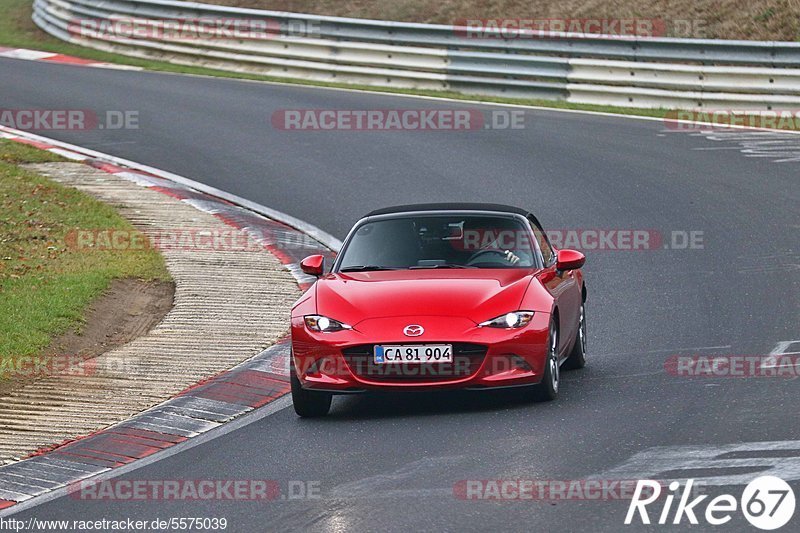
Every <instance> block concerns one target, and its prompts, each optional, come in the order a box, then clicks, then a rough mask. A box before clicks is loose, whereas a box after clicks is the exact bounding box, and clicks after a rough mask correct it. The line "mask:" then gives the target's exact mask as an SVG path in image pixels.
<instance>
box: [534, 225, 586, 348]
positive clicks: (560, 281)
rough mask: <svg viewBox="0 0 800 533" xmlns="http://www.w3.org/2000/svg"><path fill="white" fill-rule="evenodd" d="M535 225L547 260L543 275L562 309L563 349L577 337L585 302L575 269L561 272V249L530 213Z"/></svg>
mask: <svg viewBox="0 0 800 533" xmlns="http://www.w3.org/2000/svg"><path fill="white" fill-rule="evenodd" d="M528 220H529V221H530V223H531V229H532V230H533V234H534V237H536V242H537V244H538V245H539V249H540V251H541V252H542V258H543V260H544V271H543V272H542V274H541V276H540V279H541V281H542V283H543V285H544V286H545V288H546V289H547V291H548V292H549V293H550V294H551V295H552V296H553V299H554V300H555V302H556V306H557V307H558V313H559V324H558V326H559V332H560V336H561V338H560V339H559V347H560V349H561V350H562V351H563V350H565V349H566V347H567V346H568V345H569V343H570V342H571V340H572V339H573V338H575V336H576V335H577V333H578V321H579V319H580V306H581V299H582V295H581V287H580V286H579V284H578V280H577V278H576V276H575V272H574V271H572V270H567V271H565V272H559V271H558V269H557V268H556V258H557V256H556V254H557V253H558V252H557V250H555V249H554V248H553V247H552V246H551V245H550V241H549V240H548V238H547V235H546V234H545V232H544V230H543V229H542V227H541V226H540V225H539V221H538V220H536V219H535V218H533V217H529V218H528Z"/></svg>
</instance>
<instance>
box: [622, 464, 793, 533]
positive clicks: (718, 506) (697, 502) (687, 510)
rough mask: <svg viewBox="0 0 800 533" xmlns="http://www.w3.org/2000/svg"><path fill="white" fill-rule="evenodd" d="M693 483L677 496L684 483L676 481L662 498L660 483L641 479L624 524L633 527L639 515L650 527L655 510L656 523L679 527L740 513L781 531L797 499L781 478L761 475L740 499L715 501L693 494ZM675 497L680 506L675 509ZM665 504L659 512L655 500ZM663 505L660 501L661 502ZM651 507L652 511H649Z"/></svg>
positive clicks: (727, 496) (715, 522) (760, 525)
mask: <svg viewBox="0 0 800 533" xmlns="http://www.w3.org/2000/svg"><path fill="white" fill-rule="evenodd" d="M693 486H694V480H692V479H690V480H687V481H686V484H685V485H684V486H683V491H682V492H681V493H680V494H678V492H679V491H680V488H681V484H680V483H678V482H677V481H673V482H672V483H670V484H669V491H668V492H667V494H666V496H665V497H662V492H663V487H662V486H661V484H660V483H659V482H658V481H652V480H639V481H638V483H637V484H636V489H635V491H634V493H633V498H632V499H631V504H630V506H629V507H628V514H627V515H626V516H625V524H626V525H630V524H631V523H633V522H634V520H635V519H636V518H637V516H638V520H640V521H641V523H642V524H650V523H651V517H650V514H649V513H650V512H651V511H656V516H655V517H654V518H653V520H654V521H655V523H657V524H661V525H665V524H680V523H682V521H683V520H684V518H685V519H686V521H688V522H689V523H690V524H699V523H700V521H699V519H698V517H700V518H703V519H705V523H706V524H709V525H712V526H719V525H722V524H726V523H728V522H730V521H731V520H732V519H733V516H734V515H735V513H738V512H741V513H742V514H743V515H744V517H745V519H746V520H747V521H748V522H750V524H752V525H753V526H755V527H756V528H758V529H763V530H773V529H778V528H780V527H782V526H784V525H786V524H787V523H789V521H790V520H791V519H792V516H793V515H794V508H795V497H794V491H793V490H792V487H790V486H789V484H788V483H786V482H785V481H784V480H782V479H781V478H778V477H775V476H761V477H759V478H756V479H754V480H753V481H751V482H750V483H748V485H747V486H746V487H745V488H744V491H742V495H741V497H740V498H739V499H738V500H737V499H736V497H734V496H732V495H730V494H722V495H719V496H716V497H715V498H713V499H710V500H709V499H708V498H709V496H708V495H705V494H703V495H699V496H696V497H694V498H693V499H691V500H690V499H689V498H691V497H692V495H693ZM676 497H677V499H678V503H677V505H675V506H674V510H673V504H674V503H675V500H676ZM658 500H661V501H663V507H661V509H660V512H659V510H658V509H657V505H652V504H654V503H655V502H656V501H658ZM659 503H660V502H659ZM648 506H651V507H652V508H651V509H648Z"/></svg>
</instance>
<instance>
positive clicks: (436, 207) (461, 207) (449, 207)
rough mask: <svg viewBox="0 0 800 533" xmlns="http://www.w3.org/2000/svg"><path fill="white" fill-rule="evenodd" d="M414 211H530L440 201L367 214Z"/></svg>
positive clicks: (527, 214)
mask: <svg viewBox="0 0 800 533" xmlns="http://www.w3.org/2000/svg"><path fill="white" fill-rule="evenodd" d="M413 211H494V212H499V213H513V214H516V215H522V216H524V217H527V216H529V215H530V212H529V211H527V210H525V209H520V208H519V207H512V206H510V205H502V204H484V203H440V204H411V205H398V206H395V207H384V208H383V209H376V210H375V211H372V212H370V213H367V215H366V216H368V217H372V216H378V215H391V214H395V213H409V212H413Z"/></svg>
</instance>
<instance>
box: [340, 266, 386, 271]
mask: <svg viewBox="0 0 800 533" xmlns="http://www.w3.org/2000/svg"><path fill="white" fill-rule="evenodd" d="M369 270H397V269H396V268H392V267H385V266H380V265H352V266H347V267H344V268H340V269H339V272H367V271H369Z"/></svg>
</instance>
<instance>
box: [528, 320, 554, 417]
mask: <svg viewBox="0 0 800 533" xmlns="http://www.w3.org/2000/svg"><path fill="white" fill-rule="evenodd" d="M560 382H561V370H560V365H559V360H558V327H557V326H556V324H555V321H553V320H551V321H550V334H549V335H548V341H547V354H546V355H545V361H544V375H543V376H542V381H541V383H539V384H538V385H536V386H534V389H533V399H534V400H535V401H537V402H550V401H553V400H555V399H556V398H558V387H559V384H560Z"/></svg>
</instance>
